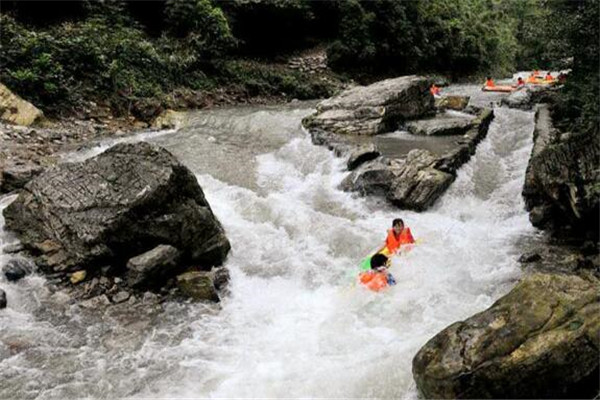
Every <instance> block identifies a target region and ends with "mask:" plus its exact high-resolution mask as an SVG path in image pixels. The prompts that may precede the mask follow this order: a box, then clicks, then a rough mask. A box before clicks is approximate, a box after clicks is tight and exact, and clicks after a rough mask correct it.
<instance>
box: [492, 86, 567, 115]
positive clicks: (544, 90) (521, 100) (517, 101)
mask: <svg viewBox="0 0 600 400" xmlns="http://www.w3.org/2000/svg"><path fill="white" fill-rule="evenodd" d="M556 91H557V88H555V87H553V86H548V85H533V86H526V87H524V88H521V89H519V90H516V91H514V92H512V93H511V94H510V95H508V96H507V97H505V98H503V99H502V104H504V105H506V106H508V107H511V108H519V109H522V110H530V109H531V108H532V107H533V106H534V105H535V104H538V103H544V102H552V101H553V99H554V98H555V97H556V93H557V92H556Z"/></svg>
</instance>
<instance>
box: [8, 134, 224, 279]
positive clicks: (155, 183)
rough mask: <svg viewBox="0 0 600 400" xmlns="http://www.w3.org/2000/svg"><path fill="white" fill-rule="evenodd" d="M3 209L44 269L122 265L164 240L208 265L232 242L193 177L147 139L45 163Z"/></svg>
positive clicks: (185, 255) (11, 227) (216, 261)
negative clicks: (87, 155) (75, 159)
mask: <svg viewBox="0 0 600 400" xmlns="http://www.w3.org/2000/svg"><path fill="white" fill-rule="evenodd" d="M4 216H5V219H6V228H7V229H9V230H12V231H14V232H16V234H17V235H18V237H19V239H20V240H21V242H22V243H23V245H24V246H25V247H26V248H27V249H28V250H30V251H31V252H32V253H33V254H35V255H38V257H37V258H36V262H37V263H38V264H39V265H40V266H42V267H43V268H44V269H45V270H46V271H52V270H54V271H69V270H70V271H74V270H77V269H86V270H88V271H92V270H100V268H101V267H104V266H106V265H113V266H117V267H119V266H121V267H124V266H125V263H126V262H127V261H128V260H129V259H130V258H132V257H134V256H137V255H139V254H142V253H144V252H146V251H148V250H151V249H153V248H155V247H156V246H157V245H158V244H161V243H162V244H169V245H172V246H174V247H175V248H177V249H179V250H180V251H181V253H182V260H183V261H190V262H192V261H193V262H194V263H196V264H199V265H203V266H205V267H207V268H210V267H211V266H213V265H219V264H221V263H222V262H223V260H224V259H225V257H226V255H227V253H228V251H229V249H230V245H229V241H228V240H227V237H226V236H225V232H224V230H223V228H222V226H221V224H220V222H219V221H218V220H217V218H216V217H215V216H214V214H213V213H212V210H211V208H210V206H209V204H208V202H207V201H206V198H205V197H204V193H203V192H202V189H201V188H200V186H199V185H198V182H197V181H196V178H195V176H194V175H193V174H192V173H191V172H190V171H189V170H188V169H187V168H186V167H185V166H183V165H182V164H181V163H180V162H179V161H177V160H176V159H175V157H173V155H171V153H169V152H168V151H166V150H165V149H162V148H160V147H158V146H155V145H152V144H149V143H146V142H140V143H135V144H127V143H122V144H117V145H116V146H113V147H112V148H110V149H108V150H107V151H105V152H104V153H102V154H100V155H98V156H96V157H94V158H92V159H89V160H86V161H84V162H81V163H71V164H61V165H58V166H55V167H52V168H50V169H48V170H46V171H45V172H43V173H42V174H41V175H39V176H37V177H36V178H34V179H33V180H32V181H30V182H29V183H28V184H27V185H26V186H25V189H24V190H23V191H22V192H21V194H20V195H19V197H18V198H17V199H16V200H15V201H14V202H13V203H11V204H10V205H9V206H8V207H7V208H6V209H5V210H4Z"/></svg>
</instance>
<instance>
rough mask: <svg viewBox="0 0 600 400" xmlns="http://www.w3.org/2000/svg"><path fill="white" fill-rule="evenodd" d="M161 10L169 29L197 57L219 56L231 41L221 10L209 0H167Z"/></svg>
mask: <svg viewBox="0 0 600 400" xmlns="http://www.w3.org/2000/svg"><path fill="white" fill-rule="evenodd" d="M165 14H166V19H167V26H168V30H169V32H170V33H171V34H172V35H174V36H175V37H178V38H182V39H184V40H185V43H184V44H183V45H184V47H189V48H190V50H191V51H193V52H194V53H195V54H196V55H197V56H198V57H200V58H204V59H213V58H219V57H223V56H224V55H225V54H226V52H227V51H228V50H230V49H231V48H232V46H233V45H234V43H235V41H234V38H233V36H232V34H231V30H230V29H229V24H228V22H227V19H226V18H225V15H224V14H223V11H221V9H220V8H219V7H215V6H213V5H212V4H211V2H210V1H209V0H195V1H188V0H168V1H167V4H166V7H165Z"/></svg>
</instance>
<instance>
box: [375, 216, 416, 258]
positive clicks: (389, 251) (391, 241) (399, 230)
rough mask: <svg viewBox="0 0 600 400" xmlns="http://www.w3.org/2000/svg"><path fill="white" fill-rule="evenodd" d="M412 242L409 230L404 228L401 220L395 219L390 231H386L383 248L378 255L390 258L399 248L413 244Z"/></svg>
mask: <svg viewBox="0 0 600 400" xmlns="http://www.w3.org/2000/svg"><path fill="white" fill-rule="evenodd" d="M414 242H415V239H414V238H413V235H412V233H411V232H410V228H408V227H405V226H404V221H402V219H400V218H396V219H394V220H393V221H392V229H388V235H387V237H386V239H385V246H383V247H382V248H381V249H380V250H379V251H378V253H382V254H383V255H385V256H390V255H393V254H396V253H397V252H398V251H399V250H400V247H401V246H403V245H407V244H413V243H414Z"/></svg>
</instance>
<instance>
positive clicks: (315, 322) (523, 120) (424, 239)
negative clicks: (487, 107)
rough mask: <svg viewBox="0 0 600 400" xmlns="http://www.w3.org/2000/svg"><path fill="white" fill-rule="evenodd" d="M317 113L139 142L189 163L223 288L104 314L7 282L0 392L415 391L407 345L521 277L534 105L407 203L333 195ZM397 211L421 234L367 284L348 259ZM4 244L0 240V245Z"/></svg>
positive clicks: (334, 173) (189, 129)
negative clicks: (438, 189) (220, 295)
mask: <svg viewBox="0 0 600 400" xmlns="http://www.w3.org/2000/svg"><path fill="white" fill-rule="evenodd" d="M310 112H311V109H310V106H307V105H302V104H300V105H295V106H281V107H266V108H262V109H260V110H258V111H257V110H256V109H252V108H247V109H231V110H215V111H206V112H198V113H196V114H194V118H191V120H190V122H189V123H188V125H187V126H186V127H184V128H183V129H181V130H179V131H177V132H174V133H169V134H165V135H155V136H154V137H147V138H145V140H151V141H153V142H156V143H157V144H159V145H162V146H165V147H166V148H167V149H169V150H171V151H172V152H173V153H174V154H175V155H176V156H177V157H178V158H179V159H180V160H181V161H182V162H184V163H185V164H186V165H188V166H189V167H190V169H192V171H194V172H195V173H197V174H198V175H197V176H198V180H199V182H200V184H201V186H202V188H203V189H204V191H205V194H206V197H207V199H208V201H209V202H210V204H211V207H212V208H213V211H214V212H215V214H216V215H217V216H218V218H219V219H220V221H221V222H222V223H223V225H224V227H225V229H226V231H227V235H228V237H229V238H230V241H231V244H232V252H231V253H230V255H229V258H228V260H227V263H226V265H227V267H228V268H229V269H230V271H231V275H232V279H231V286H230V292H231V293H230V295H229V296H228V297H226V298H225V299H224V301H223V302H222V303H221V305H220V308H219V307H216V306H209V305H202V304H193V303H188V304H175V303H167V304H164V305H163V308H162V309H161V310H148V312H147V313H146V314H144V315H139V314H135V315H132V314H131V313H129V314H128V313H127V311H126V308H125V309H123V310H121V311H117V309H116V308H115V309H114V310H109V311H107V312H106V313H104V314H103V313H101V312H99V311H94V310H84V309H82V308H81V307H79V306H77V305H68V304H67V303H66V302H65V299H63V298H61V297H60V296H59V295H56V294H55V295H52V294H51V293H50V292H49V291H48V290H47V289H45V288H44V284H43V283H44V279H43V278H42V277H39V276H32V277H28V278H26V279H25V280H24V281H22V282H19V283H18V284H9V283H6V282H4V281H2V284H3V287H4V288H5V290H6V291H7V293H8V294H9V297H10V299H11V300H10V305H9V308H8V309H7V310H4V311H3V312H1V313H0V360H2V363H1V364H0V381H1V382H3V383H2V385H0V397H2V398H4V397H20V398H59V397H60V398H65V397H85V396H92V397H113V398H114V397H124V396H134V397H137V396H139V397H394V398H397V397H407V398H414V397H416V388H415V386H414V382H413V379H412V374H411V362H412V357H413V356H414V355H415V353H416V352H417V351H418V349H419V348H420V347H421V346H422V345H423V344H424V343H425V342H426V341H427V340H429V339H430V338H431V337H432V336H433V335H435V334H436V333H437V332H438V331H440V330H441V329H443V328H444V327H446V326H447V325H449V324H450V323H452V322H455V321H457V320H461V319H464V318H467V317H468V316H470V315H472V314H474V313H476V312H479V311H481V310H483V309H485V308H486V307H488V306H490V305H491V304H492V303H493V301H494V300H496V299H497V298H498V297H500V296H501V295H502V294H504V293H506V292H507V291H508V290H509V289H510V287H511V286H512V285H513V284H514V282H515V281H516V279H518V277H519V276H520V270H519V266H518V263H517V261H516V259H517V255H518V242H519V241H520V240H522V238H523V237H527V236H531V235H533V234H534V231H533V229H532V228H531V227H530V224H529V221H528V218H527V214H526V212H525V211H524V208H523V202H522V199H521V194H520V192H521V188H522V184H523V180H524V174H525V168H526V165H527V161H528V156H529V154H530V150H531V146H532V130H533V114H532V113H531V112H523V111H518V110H510V109H505V108H496V110H495V112H496V118H495V119H494V121H493V123H492V125H491V127H490V131H489V133H488V135H487V138H486V139H485V140H484V141H482V142H481V143H480V144H479V146H478V148H477V153H476V154H475V156H474V157H473V158H472V159H471V161H470V162H469V163H468V164H466V165H465V166H463V167H462V169H461V170H460V172H459V175H458V178H457V180H456V181H455V182H454V183H453V185H452V186H451V188H450V189H449V190H448V192H447V193H446V194H445V195H444V196H443V197H442V199H441V200H440V201H439V202H438V203H437V204H436V205H435V206H434V208H433V209H431V210H429V211H427V212H424V213H415V212H409V211H401V210H398V209H395V208H393V207H391V206H389V205H387V204H386V203H385V202H384V201H382V200H378V199H374V198H360V197H356V196H355V195H353V194H349V193H344V192H341V191H339V190H338V189H337V186H338V185H339V183H340V182H341V180H342V179H343V178H344V177H345V175H346V174H347V173H346V172H344V168H343V160H340V159H336V158H335V157H334V156H333V155H332V154H331V153H330V152H329V151H328V150H326V149H325V148H322V147H316V146H313V145H312V144H311V142H310V138H309V137H308V135H307V134H306V133H305V132H303V131H302V130H301V128H300V120H301V118H302V117H303V116H305V115H307V114H309V113H310ZM92 153H93V151H92V152H89V153H88V155H90V154H92ZM79 156H81V155H74V156H73V157H79ZM10 200H11V199H6V198H5V199H2V200H1V201H0V208H4V207H5V206H6V205H7V204H8V203H9V201H10ZM396 217H401V218H403V219H404V220H405V222H406V224H407V225H408V226H410V227H411V229H412V231H413V234H414V235H415V237H417V238H419V239H420V244H419V245H418V246H416V247H415V248H414V249H413V251H412V252H410V253H408V254H405V255H402V256H400V257H397V258H396V259H394V261H393V266H392V270H391V271H392V273H393V274H394V275H395V277H396V280H397V281H398V284H397V286H396V287H394V288H393V289H391V290H388V291H386V292H383V293H373V292H369V291H366V290H364V289H362V288H361V287H358V286H356V285H355V284H354V282H355V278H356V273H357V267H358V262H359V260H360V259H361V258H362V257H363V256H364V255H365V254H366V253H368V252H369V250H371V249H372V248H373V247H375V246H377V245H379V244H380V243H381V242H382V241H383V239H384V238H385V234H386V229H387V228H388V227H389V226H390V225H391V221H392V219H393V218H396ZM0 225H3V221H2V220H1V219H0ZM11 240H14V239H12V238H10V237H8V235H7V234H6V233H2V234H0V246H1V245H2V244H3V243H6V242H8V241H11ZM0 257H4V258H0V263H4V262H6V257H5V256H0ZM0 279H3V278H0Z"/></svg>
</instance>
